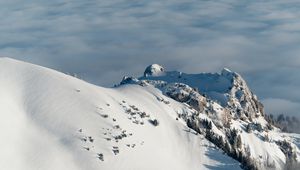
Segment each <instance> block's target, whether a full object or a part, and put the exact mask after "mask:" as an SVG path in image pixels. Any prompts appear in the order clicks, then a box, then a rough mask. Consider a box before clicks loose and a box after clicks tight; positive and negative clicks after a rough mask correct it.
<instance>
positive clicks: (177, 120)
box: [0, 58, 284, 170]
mask: <svg viewBox="0 0 300 170" xmlns="http://www.w3.org/2000/svg"><path fill="white" fill-rule="evenodd" d="M0 70H1V71H0V84H1V88H0V114H1V120H0V134H1V137H2V138H1V142H0V149H1V152H0V169H3V170H41V169H42V170H54V169H55V170H69V169H70V170H99V169H101V170H141V169H143V170H153V169H155V170H168V169H172V170H202V169H240V166H239V165H240V163H239V162H238V161H235V160H234V159H232V158H231V157H229V156H227V155H226V154H223V151H222V150H221V149H220V148H218V147H217V146H216V144H213V143H212V142H210V141H209V140H207V137H205V135H204V133H202V132H201V134H200V133H198V132H197V131H198V130H197V129H196V130H197V131H195V130H193V129H191V128H189V127H188V126H187V122H188V120H191V122H190V124H188V125H189V126H191V125H193V123H194V121H192V117H194V118H198V117H199V118H200V117H201V120H213V119H212V118H213V117H212V116H211V115H209V114H203V113H199V112H198V111H197V110H196V109H197V108H196V109H195V108H193V107H191V106H190V105H192V104H191V103H192V102H190V105H189V104H186V103H184V102H178V101H176V100H173V99H172V98H170V97H168V96H166V95H164V94H162V92H161V90H160V89H157V88H155V87H154V86H152V85H150V84H148V83H144V84H145V86H140V85H135V84H126V83H125V84H124V85H122V86H119V87H116V88H102V87H98V86H95V85H91V84H89V83H86V82H84V81H82V80H79V79H77V78H74V77H71V76H68V75H65V74H63V73H59V72H56V71H54V70H51V69H47V68H43V67H40V66H36V65H32V64H28V63H24V62H21V61H16V60H12V59H9V58H0ZM160 75H161V74H160ZM149 77H153V76H149ZM125 80H128V78H125V79H124V81H125ZM132 81H136V82H138V81H139V80H137V79H135V80H132ZM173 88H177V87H176V86H174V87H172V86H170V90H172V89H173ZM184 89H185V88H183V89H182V90H184ZM192 92H193V89H189V90H188V91H187V93H192ZM199 95H200V94H199V93H195V99H198V97H199ZM197 96H198V97H197ZM173 98H174V99H176V97H175V96H173ZM202 99H203V101H202V100H201V102H206V98H202ZM187 103H188V102H187ZM207 104H208V105H209V104H210V106H211V109H216V107H220V109H221V108H222V107H221V106H220V105H218V104H216V103H213V105H215V106H212V103H211V102H207ZM204 108H205V110H208V109H207V108H208V107H206V106H205V107H204ZM218 113H220V114H222V112H218ZM197 114H198V116H196V115H197ZM179 116H180V117H179ZM216 116H219V115H216ZM199 120H200V119H199ZM214 120H218V119H217V118H215V119H214ZM206 123H207V126H210V125H211V126H212V129H214V132H218V133H219V134H220V135H222V134H223V131H222V130H218V129H219V128H218V127H216V126H215V124H214V123H213V124H210V123H209V122H206ZM203 125H204V124H203ZM194 129H195V128H194ZM200 129H201V130H202V128H200ZM276 146H277V145H274V147H275V149H276ZM275 151H276V150H275ZM278 152H279V153H281V152H280V150H279V151H278ZM282 159H284V155H282Z"/></svg>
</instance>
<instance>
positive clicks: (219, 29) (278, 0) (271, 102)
mask: <svg viewBox="0 0 300 170" xmlns="http://www.w3.org/2000/svg"><path fill="white" fill-rule="evenodd" d="M299 31H300V3H299V1H298V0H285V1H282V0H253V1H244V0H165V1H161V0H85V1H82V0H65V1H62V0H51V1H41V0H28V1H24V0H10V1H4V0H0V56H6V57H11V58H16V59H21V60H24V61H28V62H32V63H36V64H39V65H43V66H46V67H50V68H54V69H56V70H59V71H62V72H69V73H77V74H79V75H80V76H81V77H83V79H85V80H87V81H90V82H92V83H95V84H99V85H103V86H111V85H113V84H114V83H118V82H119V80H120V79H121V78H122V77H123V76H124V75H134V76H139V75H141V74H142V73H143V70H144V68H145V67H146V66H147V65H149V64H151V63H159V64H161V65H164V66H165V67H166V69H167V70H181V71H185V72H189V73H198V72H219V71H220V70H221V69H222V68H223V67H228V68H230V69H231V70H234V71H236V72H239V73H240V74H242V75H243V76H244V78H245V79H246V80H247V81H248V84H249V85H250V87H251V88H252V89H253V91H254V92H255V93H257V94H258V96H259V97H260V99H261V100H262V101H263V102H264V104H265V105H266V109H267V111H268V112H273V113H289V114H298V110H299V109H300V91H299V90H298V87H299V86H300V75H299V73H300V57H299V54H300V48H299V44H300V32H299Z"/></svg>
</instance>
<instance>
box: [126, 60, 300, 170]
mask: <svg viewBox="0 0 300 170" xmlns="http://www.w3.org/2000/svg"><path fill="white" fill-rule="evenodd" d="M149 68H151V69H149ZM149 70H151V71H149ZM152 73H153V74H152ZM157 73H159V74H157ZM124 84H138V85H140V86H142V87H145V88H146V87H149V86H150V87H156V88H157V89H159V90H160V91H161V92H162V93H163V94H165V96H167V97H170V98H172V99H174V100H176V101H178V102H181V103H184V104H186V105H187V106H189V107H190V108H191V109H192V110H193V111H192V112H189V113H182V112H177V116H178V117H179V118H180V119H182V120H183V121H185V122H186V124H187V125H188V126H189V127H190V128H191V129H193V130H195V131H196V132H198V133H199V134H203V135H205V137H206V138H207V139H208V140H210V141H211V142H213V143H214V144H216V145H217V146H218V147H219V148H221V149H222V150H223V151H225V152H226V153H227V154H228V155H229V156H231V157H233V158H234V159H236V160H238V161H239V162H241V163H242V167H243V168H244V169H284V168H285V167H286V166H291V165H293V166H294V165H297V164H298V163H299V155H300V154H299V149H298V147H297V145H295V144H294V143H295V140H294V139H295V138H290V137H288V136H286V135H283V133H282V132H281V131H280V130H279V129H278V128H276V127H274V126H273V125H272V124H271V123H270V122H268V121H267V120H266V118H267V115H266V114H265V113H264V109H263V105H262V104H261V103H260V102H259V100H258V98H257V96H256V95H254V94H253V93H252V92H251V90H250V89H249V88H248V86H247V84H246V82H245V80H244V79H243V78H242V77H241V76H240V75H239V74H237V73H235V72H232V71H230V70H228V69H223V70H222V71H221V73H220V74H219V73H214V74H212V73H201V74H186V73H182V72H177V71H171V72H168V71H166V70H165V69H164V68H163V67H162V66H159V65H157V64H155V65H150V66H149V67H147V69H146V71H145V73H144V76H143V77H140V78H133V77H124V78H123V80H122V82H121V83H120V85H121V86H122V85H124Z"/></svg>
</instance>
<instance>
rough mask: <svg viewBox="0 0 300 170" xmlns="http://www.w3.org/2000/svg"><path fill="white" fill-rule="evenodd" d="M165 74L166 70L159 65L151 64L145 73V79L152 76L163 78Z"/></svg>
mask: <svg viewBox="0 0 300 170" xmlns="http://www.w3.org/2000/svg"><path fill="white" fill-rule="evenodd" d="M164 73H165V69H164V68H163V67H162V66H161V65H158V64H151V65H150V66H148V67H147V68H146V70H145V72H144V77H150V76H154V77H155V76H162V75H164Z"/></svg>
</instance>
